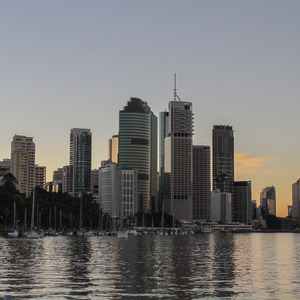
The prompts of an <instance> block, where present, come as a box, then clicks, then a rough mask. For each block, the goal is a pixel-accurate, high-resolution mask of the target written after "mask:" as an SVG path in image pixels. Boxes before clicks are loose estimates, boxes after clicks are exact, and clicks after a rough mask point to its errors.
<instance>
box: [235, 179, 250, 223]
mask: <svg viewBox="0 0 300 300" xmlns="http://www.w3.org/2000/svg"><path fill="white" fill-rule="evenodd" d="M251 198H252V192H251V181H235V182H233V187H232V221H233V222H239V223H244V224H248V225H250V224H251V219H252V199H251Z"/></svg>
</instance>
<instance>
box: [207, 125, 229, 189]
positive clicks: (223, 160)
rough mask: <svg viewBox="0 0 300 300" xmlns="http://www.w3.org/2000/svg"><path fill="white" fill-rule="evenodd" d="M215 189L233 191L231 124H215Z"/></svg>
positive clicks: (213, 134) (213, 141)
mask: <svg viewBox="0 0 300 300" xmlns="http://www.w3.org/2000/svg"><path fill="white" fill-rule="evenodd" d="M212 136H213V138H212V144H213V189H214V190H215V189H218V190H220V192H226V193H231V192H232V184H233V181H234V138H233V130H232V127H231V126H225V125H214V127H213V131H212Z"/></svg>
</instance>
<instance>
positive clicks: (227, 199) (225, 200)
mask: <svg viewBox="0 0 300 300" xmlns="http://www.w3.org/2000/svg"><path fill="white" fill-rule="evenodd" d="M231 205H232V203H231V194H230V193H221V192H220V190H215V191H213V192H211V216H210V219H211V221H212V222H221V223H222V224H228V223H230V222H231V221H232V206H231Z"/></svg>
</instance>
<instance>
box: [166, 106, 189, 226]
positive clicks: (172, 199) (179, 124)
mask: <svg viewBox="0 0 300 300" xmlns="http://www.w3.org/2000/svg"><path fill="white" fill-rule="evenodd" d="M193 126H194V116H193V112H192V103H191V102H182V101H170V102H169V133H168V137H167V138H165V148H164V151H165V158H164V160H165V170H164V171H165V176H164V177H165V180H164V186H165V188H164V191H165V195H164V199H165V200H164V208H165V212H166V213H168V214H170V215H173V216H174V218H175V219H176V220H179V221H189V222H190V221H192V220H193V132H194V131H193V129H194V127H193Z"/></svg>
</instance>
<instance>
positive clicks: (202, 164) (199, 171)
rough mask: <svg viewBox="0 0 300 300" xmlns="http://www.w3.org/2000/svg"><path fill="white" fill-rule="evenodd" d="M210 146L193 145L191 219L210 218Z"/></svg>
mask: <svg viewBox="0 0 300 300" xmlns="http://www.w3.org/2000/svg"><path fill="white" fill-rule="evenodd" d="M210 161H211V156H210V147H209V146H193V219H194V220H210V219H211V201H210V196H211V173H210V167H211V165H210Z"/></svg>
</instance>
